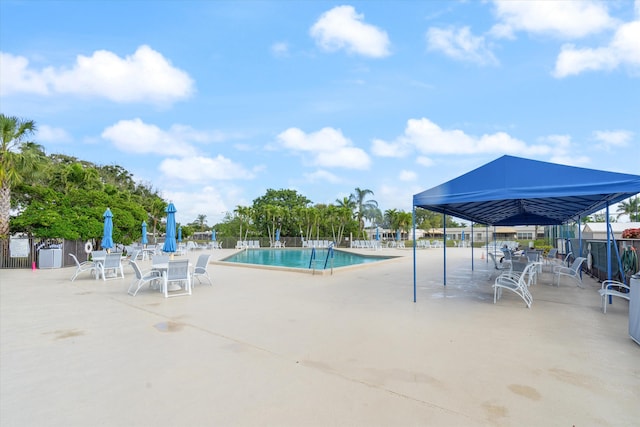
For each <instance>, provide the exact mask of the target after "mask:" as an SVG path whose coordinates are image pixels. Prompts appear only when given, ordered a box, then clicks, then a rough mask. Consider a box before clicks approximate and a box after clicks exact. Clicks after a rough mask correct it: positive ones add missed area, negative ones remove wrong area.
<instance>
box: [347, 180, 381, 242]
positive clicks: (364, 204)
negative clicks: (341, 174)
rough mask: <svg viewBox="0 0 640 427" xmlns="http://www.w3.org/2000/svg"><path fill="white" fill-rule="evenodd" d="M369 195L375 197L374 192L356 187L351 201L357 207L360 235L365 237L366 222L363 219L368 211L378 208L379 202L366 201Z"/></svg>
mask: <svg viewBox="0 0 640 427" xmlns="http://www.w3.org/2000/svg"><path fill="white" fill-rule="evenodd" d="M368 195H372V196H373V195H374V194H373V191H371V190H368V189H361V188H359V187H356V189H355V191H354V193H352V194H351V199H352V200H353V201H354V202H355V204H356V206H357V211H356V218H357V220H358V224H359V235H360V236H363V237H364V221H363V218H364V217H365V214H366V212H367V210H368V209H372V208H377V207H378V202H377V201H375V200H373V199H370V200H366V198H367V196H368Z"/></svg>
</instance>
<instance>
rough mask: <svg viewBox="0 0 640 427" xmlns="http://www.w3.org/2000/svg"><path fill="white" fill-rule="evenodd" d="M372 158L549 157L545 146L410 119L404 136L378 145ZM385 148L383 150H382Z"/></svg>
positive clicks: (504, 136) (510, 137)
mask: <svg viewBox="0 0 640 427" xmlns="http://www.w3.org/2000/svg"><path fill="white" fill-rule="evenodd" d="M377 147H378V148H377V149H376V150H375V151H374V154H377V155H381V154H384V152H385V150H386V152H393V148H394V147H395V148H396V149H397V151H396V153H398V152H401V153H406V154H408V153H409V152H410V151H411V150H416V151H417V152H418V153H420V154H476V153H503V154H514V155H542V154H548V153H550V151H551V149H550V147H548V146H545V145H527V144H526V143H524V142H523V141H520V140H518V139H516V138H513V137H512V136H510V135H509V134H507V133H505V132H497V133H494V134H485V135H482V136H479V137H478V136H472V135H467V134H466V133H465V132H464V131H462V130H458V129H454V130H446V129H442V128H441V127H440V126H438V125H437V124H435V123H433V122H432V121H431V120H429V119H426V118H422V119H410V120H409V121H408V122H407V127H406V128H405V131H404V134H403V135H401V136H399V137H398V138H396V139H395V140H394V141H392V142H384V141H382V142H378V144H377ZM380 147H384V148H385V150H381V149H380Z"/></svg>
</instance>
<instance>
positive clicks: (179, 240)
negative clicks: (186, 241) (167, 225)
mask: <svg viewBox="0 0 640 427" xmlns="http://www.w3.org/2000/svg"><path fill="white" fill-rule="evenodd" d="M178 242H182V227H178Z"/></svg>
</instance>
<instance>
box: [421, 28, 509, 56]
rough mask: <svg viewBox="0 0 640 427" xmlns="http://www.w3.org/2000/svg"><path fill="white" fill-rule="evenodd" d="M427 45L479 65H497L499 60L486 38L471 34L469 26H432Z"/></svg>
mask: <svg viewBox="0 0 640 427" xmlns="http://www.w3.org/2000/svg"><path fill="white" fill-rule="evenodd" d="M427 47H428V49H429V50H433V51H439V52H442V53H444V54H445V55H447V56H448V57H450V58H453V59H456V60H459V61H467V62H473V63H476V64H479V65H497V64H498V60H497V59H496V57H495V56H494V55H493V52H491V50H490V49H489V48H488V46H487V44H486V42H485V38H484V37H482V36H474V35H473V34H471V30H470V29H469V27H463V28H459V29H457V30H456V29H455V28H447V29H444V28H435V27H434V28H430V29H429V31H427Z"/></svg>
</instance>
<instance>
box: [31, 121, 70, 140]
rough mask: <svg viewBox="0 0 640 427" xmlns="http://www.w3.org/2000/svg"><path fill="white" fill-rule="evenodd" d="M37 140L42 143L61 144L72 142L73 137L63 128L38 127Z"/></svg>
mask: <svg viewBox="0 0 640 427" xmlns="http://www.w3.org/2000/svg"><path fill="white" fill-rule="evenodd" d="M36 140H37V141H38V142H39V143H41V142H48V143H51V144H60V143H66V142H71V141H72V138H71V135H69V134H68V133H67V131H66V130H64V129H62V128H56V127H53V126H49V125H42V126H38V133H37V135H36Z"/></svg>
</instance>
